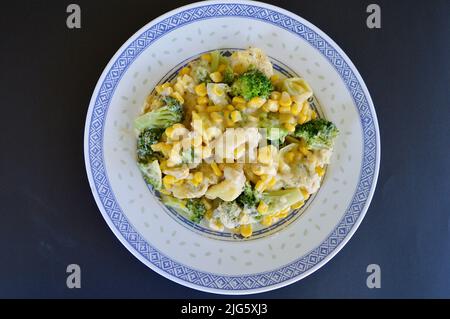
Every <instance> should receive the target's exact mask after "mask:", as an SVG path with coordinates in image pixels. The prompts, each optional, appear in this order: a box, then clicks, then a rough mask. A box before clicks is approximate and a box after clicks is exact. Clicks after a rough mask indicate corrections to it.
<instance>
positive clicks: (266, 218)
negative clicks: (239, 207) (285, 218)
mask: <svg viewBox="0 0 450 319" xmlns="http://www.w3.org/2000/svg"><path fill="white" fill-rule="evenodd" d="M272 224H273V216H271V215H267V216H264V217H263V218H262V220H261V225H263V226H266V227H269V226H272Z"/></svg>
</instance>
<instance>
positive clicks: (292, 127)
mask: <svg viewBox="0 0 450 319" xmlns="http://www.w3.org/2000/svg"><path fill="white" fill-rule="evenodd" d="M284 128H285V129H286V130H288V132H289V133H294V132H295V125H293V124H290V123H284Z"/></svg>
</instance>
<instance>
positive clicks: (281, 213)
mask: <svg viewBox="0 0 450 319" xmlns="http://www.w3.org/2000/svg"><path fill="white" fill-rule="evenodd" d="M290 211H291V208H290V207H288V208H285V209H283V210H282V211H279V212H278V213H277V214H276V215H275V216H276V217H278V218H286V217H287V216H288V215H289V213H290Z"/></svg>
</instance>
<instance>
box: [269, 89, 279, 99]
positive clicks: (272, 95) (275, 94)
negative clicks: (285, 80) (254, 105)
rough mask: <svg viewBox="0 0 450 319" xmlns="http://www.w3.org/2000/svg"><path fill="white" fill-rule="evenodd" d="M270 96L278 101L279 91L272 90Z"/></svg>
mask: <svg viewBox="0 0 450 319" xmlns="http://www.w3.org/2000/svg"><path fill="white" fill-rule="evenodd" d="M270 98H271V99H272V100H275V101H278V100H279V99H280V98H281V93H280V92H277V91H274V92H272V93H271V94H270Z"/></svg>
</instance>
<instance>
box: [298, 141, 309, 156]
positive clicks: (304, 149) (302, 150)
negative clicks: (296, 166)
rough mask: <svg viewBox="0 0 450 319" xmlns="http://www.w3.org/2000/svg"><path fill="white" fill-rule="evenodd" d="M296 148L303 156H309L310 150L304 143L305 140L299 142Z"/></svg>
mask: <svg viewBox="0 0 450 319" xmlns="http://www.w3.org/2000/svg"><path fill="white" fill-rule="evenodd" d="M298 150H299V151H300V153H302V154H303V155H304V156H309V155H311V151H310V150H308V148H307V147H306V145H305V142H303V141H302V142H301V143H300V145H299V146H298Z"/></svg>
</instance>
